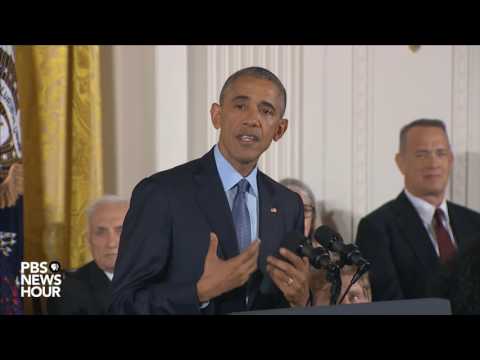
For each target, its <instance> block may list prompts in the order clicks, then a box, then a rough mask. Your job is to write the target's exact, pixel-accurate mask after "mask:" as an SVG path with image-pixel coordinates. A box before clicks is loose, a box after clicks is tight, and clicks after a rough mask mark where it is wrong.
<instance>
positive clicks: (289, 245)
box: [260, 231, 333, 294]
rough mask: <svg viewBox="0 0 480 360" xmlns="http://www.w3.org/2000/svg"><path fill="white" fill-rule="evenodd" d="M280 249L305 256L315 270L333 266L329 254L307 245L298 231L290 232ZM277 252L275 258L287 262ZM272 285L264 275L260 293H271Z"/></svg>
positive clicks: (322, 249)
mask: <svg viewBox="0 0 480 360" xmlns="http://www.w3.org/2000/svg"><path fill="white" fill-rule="evenodd" d="M280 247H283V248H285V249H287V250H290V251H291V252H293V253H294V254H296V255H298V256H300V257H304V256H306V257H307V258H308V261H309V262H310V264H311V265H312V266H313V267H315V268H316V269H321V268H324V269H327V268H330V267H331V266H332V265H333V264H332V261H331V259H330V254H329V253H328V251H327V250H326V249H324V248H322V247H319V248H313V247H312V246H311V245H309V244H308V242H307V239H306V238H305V236H303V234H301V233H299V232H298V231H291V232H289V233H287V234H286V235H285V239H284V241H283V242H282V245H281V246H280ZM279 250H280V249H279ZM279 250H278V251H277V253H276V254H275V257H277V258H279V259H281V260H283V261H288V260H287V259H286V258H285V257H283V256H282V255H281V254H280V252H279ZM273 285H274V284H273V281H272V280H271V279H270V277H269V276H268V275H267V274H265V276H264V278H263V280H262V283H261V285H260V291H261V292H262V293H264V294H266V293H271V292H272V291H273Z"/></svg>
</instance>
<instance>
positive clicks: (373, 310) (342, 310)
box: [230, 298, 452, 315]
mask: <svg viewBox="0 0 480 360" xmlns="http://www.w3.org/2000/svg"><path fill="white" fill-rule="evenodd" d="M451 314H452V310H451V306H450V301H448V300H446V299H440V298H425V299H411V300H395V301H376V302H372V303H367V304H348V305H345V304H344V305H335V306H312V307H304V308H282V309H271V310H255V311H243V312H236V313H231V314H230V315H451Z"/></svg>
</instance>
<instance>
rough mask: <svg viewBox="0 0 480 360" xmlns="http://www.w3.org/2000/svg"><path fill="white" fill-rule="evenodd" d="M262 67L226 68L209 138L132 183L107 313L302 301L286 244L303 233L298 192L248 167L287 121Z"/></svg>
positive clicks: (298, 261)
mask: <svg viewBox="0 0 480 360" xmlns="http://www.w3.org/2000/svg"><path fill="white" fill-rule="evenodd" d="M285 107H286V92H285V88H284V86H283V85H282V83H281V82H280V80H279V79H278V78H277V77H276V76H275V75H274V74H273V73H271V72H270V71H268V70H266V69H264V68H259V67H251V68H245V69H242V70H240V71H238V72H236V73H234V74H233V75H231V76H230V77H229V78H228V79H227V81H226V82H225V84H224V86H223V88H222V91H221V94H220V101H219V104H217V103H215V104H213V105H212V108H211V111H210V113H211V118H212V122H213V125H214V127H215V128H216V129H220V138H219V142H218V144H217V145H216V146H215V147H214V148H212V149H211V150H210V151H209V152H208V153H207V154H205V155H204V156H203V157H202V158H200V159H196V160H193V161H191V162H188V163H186V164H183V165H180V166H177V167H175V168H173V169H170V170H167V171H163V172H160V173H157V174H154V175H153V176H151V177H149V178H146V179H144V180H142V181H141V182H140V183H139V184H138V185H137V186H136V188H135V189H134V191H133V194H132V199H131V203H130V209H129V211H128V213H127V216H126V219H125V222H124V225H123V231H122V236H121V240H120V248H119V254H118V259H117V263H116V267H115V275H114V278H113V283H112V288H113V301H112V304H111V307H110V311H111V312H112V313H117V314H202V313H204V314H222V313H230V312H238V311H246V310H253V309H268V308H275V307H288V306H305V305H307V304H308V303H309V301H310V297H309V282H308V280H309V265H308V261H307V259H306V258H303V259H302V258H300V257H298V256H297V255H296V254H293V253H292V252H289V251H288V250H285V251H284V250H281V254H282V255H283V260H281V259H280V258H278V257H275V256H272V255H275V254H276V252H277V251H278V249H279V247H280V246H281V244H282V241H284V237H285V234H286V233H288V232H290V231H294V230H296V231H299V232H301V233H303V226H304V215H303V205H302V201H301V199H300V197H299V196H298V195H297V194H295V193H293V192H292V191H290V190H288V189H287V188H285V187H283V186H282V185H280V184H278V183H277V182H275V181H274V180H272V179H271V178H269V177H268V176H267V175H265V174H263V173H262V172H261V171H260V170H258V168H257V162H258V159H259V157H260V155H261V154H262V153H263V152H264V151H265V150H267V149H268V147H269V146H270V144H271V142H272V140H275V141H278V140H279V139H280V138H281V137H282V136H283V134H284V133H285V131H286V130H287V127H288V120H287V119H284V118H283V114H284V112H285Z"/></svg>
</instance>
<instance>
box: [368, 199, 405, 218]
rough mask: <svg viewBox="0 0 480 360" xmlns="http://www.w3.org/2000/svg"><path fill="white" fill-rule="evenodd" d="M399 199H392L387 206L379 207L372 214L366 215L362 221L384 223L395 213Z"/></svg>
mask: <svg viewBox="0 0 480 360" xmlns="http://www.w3.org/2000/svg"><path fill="white" fill-rule="evenodd" d="M397 201H398V199H392V200H390V201H388V202H386V203H385V204H383V205H381V206H379V207H378V208H376V209H375V210H373V211H372V212H370V213H368V214H367V215H365V216H364V217H363V218H362V220H368V221H372V222H378V221H382V220H384V219H386V218H389V217H390V216H392V215H393V214H394V213H395V207H396V203H397Z"/></svg>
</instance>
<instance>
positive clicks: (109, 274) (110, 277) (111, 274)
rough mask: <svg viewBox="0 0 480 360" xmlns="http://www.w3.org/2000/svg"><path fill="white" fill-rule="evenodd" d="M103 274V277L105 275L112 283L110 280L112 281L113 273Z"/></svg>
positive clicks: (106, 272)
mask: <svg viewBox="0 0 480 360" xmlns="http://www.w3.org/2000/svg"><path fill="white" fill-rule="evenodd" d="M103 272H104V273H105V275H107V277H108V279H109V280H110V281H112V279H113V273H111V272H108V271H103Z"/></svg>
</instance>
